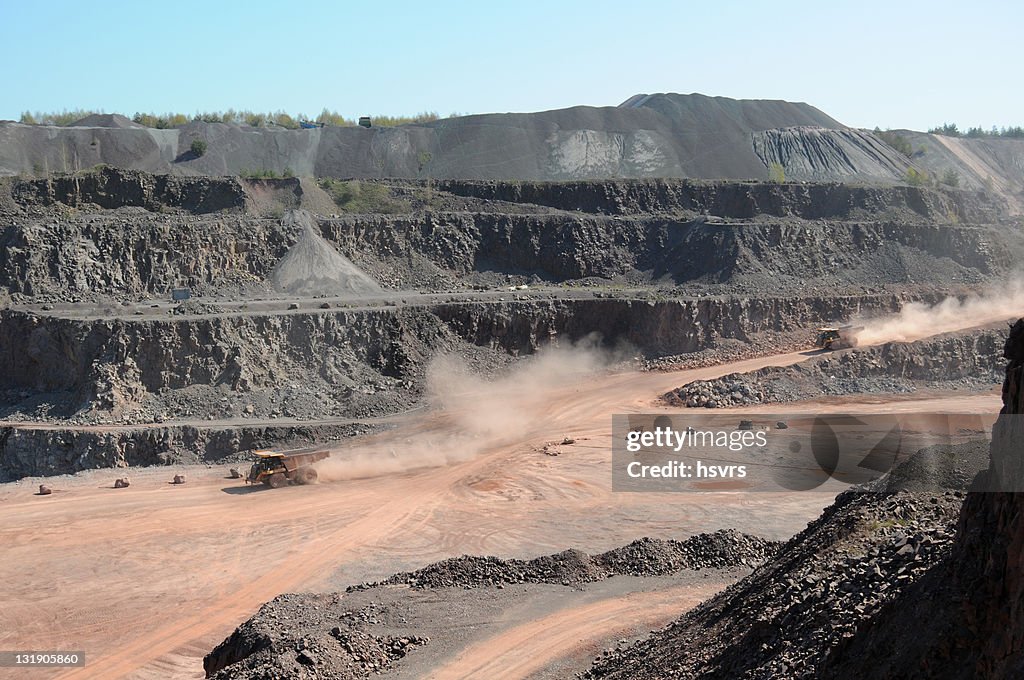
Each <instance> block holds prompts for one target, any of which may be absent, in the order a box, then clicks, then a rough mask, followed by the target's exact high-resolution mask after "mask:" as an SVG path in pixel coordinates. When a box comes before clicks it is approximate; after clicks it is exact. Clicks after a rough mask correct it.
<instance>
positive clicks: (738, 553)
mask: <svg viewBox="0 0 1024 680" xmlns="http://www.w3.org/2000/svg"><path fill="white" fill-rule="evenodd" d="M776 547H777V544H775V543H773V542H771V541H765V540H763V539H761V538H758V537H756V536H749V535H746V534H742V533H740V532H737V531H718V532H715V533H712V534H699V535H696V536H692V537H690V538H688V539H686V540H685V541H662V540H655V539H649V538H644V539H640V540H638V541H635V542H633V543H631V544H629V545H627V546H623V547H622V548H617V549H614V550H610V551H608V552H606V553H602V554H600V555H595V556H593V557H591V556H590V555H587V554H586V553H584V552H581V551H578V550H567V551H565V552H562V553H558V554H556V555H548V556H544V557H538V558H534V559H532V560H502V559H499V558H496V557H470V556H463V557H460V558H454V559H450V560H445V561H443V562H439V563H436V564H432V565H429V566H427V567H424V568H423V569H420V570H418V571H416V572H411V573H402V574H396V575H395V576H393V577H391V578H390V579H387V580H386V581H384V582H382V583H374V584H362V585H360V586H356V587H354V588H349V591H348V594H347V595H346V596H345V597H343V598H342V597H339V596H338V595H282V596H279V597H277V598H275V599H274V600H273V601H271V602H268V603H267V604H265V605H264V606H263V607H262V608H261V609H260V611H259V612H258V613H257V614H256V615H255V616H253V617H252V618H251V619H249V620H248V621H246V622H245V623H243V624H241V625H240V626H239V627H238V628H237V629H236V630H235V631H234V632H233V633H232V634H231V635H230V636H229V637H228V638H227V639H225V640H224V641H223V642H222V643H221V644H219V645H218V646H217V647H216V648H215V649H214V650H213V651H211V652H210V653H209V654H208V655H207V656H206V658H205V659H204V662H203V666H204V668H205V670H206V674H207V677H216V678H219V679H221V680H228V679H234V680H240V679H242V678H256V677H265V676H266V675H267V674H283V675H291V674H296V673H299V672H301V671H300V669H302V668H303V667H306V668H307V669H309V670H310V671H311V672H315V673H317V674H318V675H319V676H321V677H323V676H329V677H332V678H363V677H368V676H370V675H371V674H373V673H375V672H384V671H386V670H390V669H391V668H392V667H393V665H394V664H395V663H396V662H397V661H399V660H400V659H402V658H404V657H405V656H406V655H407V654H416V648H417V647H420V646H422V645H426V644H430V643H431V642H432V640H435V641H437V642H440V643H441V644H445V643H446V642H449V641H447V640H445V638H446V637H451V632H452V631H451V627H450V626H448V625H447V624H445V623H442V622H441V621H440V620H439V619H438V618H436V617H435V618H433V625H430V624H428V625H423V623H422V622H423V620H424V619H426V620H427V621H430V620H431V619H430V618H429V617H425V616H424V612H422V611H417V610H419V609H421V608H422V607H424V604H426V606H427V607H428V610H427V611H428V612H429V611H430V610H433V611H437V610H439V609H441V608H443V607H445V606H462V607H465V606H467V605H468V606H469V607H472V606H473V604H472V603H473V601H474V600H477V599H480V598H475V597H473V596H467V595H466V591H467V590H473V589H482V590H485V591H488V594H487V595H485V596H484V597H500V598H501V599H503V600H504V601H505V602H506V606H508V607H509V608H514V607H515V603H516V602H517V600H521V599H523V598H524V597H525V596H526V595H527V593H529V589H530V586H531V585H537V584H550V585H555V586H562V587H565V588H577V589H578V588H583V587H585V586H586V584H589V583H594V582H596V581H602V580H604V579H607V578H611V577H613V576H616V575H618V576H623V575H632V576H663V575H666V574H674V573H677V572H682V571H695V570H701V569H711V570H716V569H727V568H731V567H753V566H756V565H758V564H760V563H762V562H763V561H764V560H765V559H767V558H768V557H769V556H770V555H771V554H772V553H773V552H774V550H775V548H776ZM395 584H404V585H409V586H411V588H412V589H413V590H414V591H415V590H427V591H430V592H431V597H430V598H429V599H428V600H426V601H425V600H423V599H422V598H420V597H419V596H418V595H416V594H415V593H411V592H410V591H409V590H394V589H393V588H389V587H388V586H394V585H395ZM515 586H524V587H523V588H520V589H514V587H515ZM496 591H506V592H504V593H501V594H499V593H498V592H496ZM389 592H390V593H392V595H389V594H388V593H389ZM403 593H404V595H403ZM385 600H387V601H386V602H385ZM476 604H477V605H478V606H479V604H480V603H479V602H477V603H476ZM409 621H417V622H420V623H419V625H416V624H411V623H409ZM285 622H287V623H285ZM438 624H440V625H438ZM437 642H435V644H437ZM449 644H450V642H449ZM413 661H414V662H415V660H414V659H413Z"/></svg>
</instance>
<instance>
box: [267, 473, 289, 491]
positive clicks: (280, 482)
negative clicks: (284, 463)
mask: <svg viewBox="0 0 1024 680" xmlns="http://www.w3.org/2000/svg"><path fill="white" fill-rule="evenodd" d="M287 483H288V478H287V477H285V476H284V475H283V474H281V473H280V472H275V473H274V474H272V475H270V480H269V481H267V484H268V485H269V486H270V488H271V489H280V488H281V487H282V486H285V485H286V484H287Z"/></svg>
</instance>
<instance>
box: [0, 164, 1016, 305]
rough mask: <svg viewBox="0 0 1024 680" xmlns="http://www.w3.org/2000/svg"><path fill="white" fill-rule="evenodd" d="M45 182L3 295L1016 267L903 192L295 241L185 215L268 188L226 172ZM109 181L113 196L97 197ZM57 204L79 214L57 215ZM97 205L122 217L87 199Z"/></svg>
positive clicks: (933, 195)
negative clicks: (171, 191) (163, 186)
mask: <svg viewBox="0 0 1024 680" xmlns="http://www.w3.org/2000/svg"><path fill="white" fill-rule="evenodd" d="M54 182H56V184H55V185H54V186H57V185H59V184H60V182H64V184H65V185H66V186H64V188H63V189H61V191H59V192H58V191H57V189H56V188H54V189H53V190H52V191H51V189H50V184H48V183H46V182H43V181H33V182H22V183H16V184H15V186H14V189H13V191H14V194H15V195H16V196H18V197H19V200H21V201H22V203H21V204H18V205H19V206H20V212H17V211H15V212H14V214H13V216H12V219H10V220H6V221H5V222H3V223H0V291H9V294H10V295H12V296H14V297H15V298H20V297H31V298H42V299H50V300H68V299H69V298H75V299H83V298H84V299H98V298H102V297H104V296H106V297H114V298H117V299H126V298H127V299H136V300H137V299H139V298H140V297H142V296H145V295H165V294H166V293H167V291H168V290H169V289H171V288H175V287H188V288H191V289H192V291H193V292H194V293H195V294H199V295H210V294H216V293H218V292H220V291H223V290H227V291H237V290H239V288H244V289H246V290H248V291H249V292H250V293H252V294H258V293H262V294H264V295H265V294H270V293H271V292H272V290H271V288H272V287H271V286H269V285H267V284H265V283H264V282H265V281H267V280H268V279H271V278H273V276H274V270H275V268H278V270H279V274H280V275H281V276H283V272H282V269H281V268H282V267H285V264H282V258H285V257H286V255H287V254H288V252H289V250H290V249H292V248H294V249H295V251H294V253H293V255H292V257H290V258H289V259H288V261H287V270H291V269H293V268H297V269H296V271H297V272H299V273H296V272H293V274H294V276H293V275H289V276H287V277H284V278H289V281H290V282H291V283H292V284H295V282H297V281H307V280H312V279H310V277H311V276H312V277H313V278H315V276H316V274H314V273H313V272H312V271H310V269H309V268H310V267H314V268H316V269H318V270H320V274H322V273H323V270H324V269H327V270H330V271H331V272H332V273H331V275H330V276H327V278H325V281H326V282H327V283H325V284H324V286H325V287H326V288H330V289H336V288H337V287H338V286H341V287H342V288H346V287H348V286H347V285H341V283H339V282H340V281H342V279H344V281H346V282H349V283H353V282H360V283H359V285H357V286H356V287H357V288H364V287H365V285H364V284H366V281H365V279H363V278H361V277H356V276H355V275H354V274H352V273H351V272H352V270H351V268H350V267H349V266H348V265H347V264H346V263H344V262H343V261H341V260H338V257H336V256H335V255H338V256H343V257H345V258H348V259H349V260H350V261H351V262H352V264H354V265H355V266H356V267H358V268H359V269H360V270H362V271H363V272H365V273H366V274H367V275H368V276H369V277H370V278H372V279H373V280H375V281H377V282H378V283H380V284H381V285H382V286H383V287H384V288H391V289H395V288H413V287H418V288H424V287H429V288H451V287H453V286H465V285H466V284H467V283H477V284H481V285H487V284H493V283H495V282H497V281H499V280H500V281H502V282H505V281H506V280H507V279H506V277H508V276H513V277H517V278H518V279H520V280H522V281H524V282H527V281H530V280H533V281H535V282H536V281H542V282H550V283H562V282H567V281H577V280H581V279H589V278H600V279H605V280H607V281H614V282H616V283H620V284H622V283H627V284H633V285H637V284H642V285H648V284H654V285H659V286H667V287H674V286H684V285H685V286H700V287H701V288H704V289H707V290H708V292H712V293H715V294H721V293H734V292H742V293H747V294H749V293H755V292H763V291H765V290H766V289H769V288H770V289H771V290H774V291H779V290H781V289H786V288H788V289H789V290H790V292H792V293H798V292H800V293H804V292H806V291H807V289H808V287H811V288H819V289H827V290H828V291H830V292H832V291H836V290H843V289H850V288H854V289H855V290H856V292H857V293H863V292H864V291H863V287H865V286H877V285H878V283H879V282H887V283H895V282H907V283H910V282H913V283H915V284H919V285H933V286H946V285H949V284H950V282H956V283H958V284H970V283H977V282H980V281H981V280H983V279H984V278H986V277H990V276H996V275H999V274H1001V273H1003V272H1005V271H1007V270H1008V269H1009V268H1010V266H1011V264H1012V263H1013V262H1015V261H1016V259H1015V258H1016V257H1018V256H1019V257H1024V252H1022V251H1024V246H1022V244H1021V243H1020V239H1016V238H1014V236H1013V234H1014V230H1013V229H1012V228H1008V226H1007V225H1005V224H999V218H998V215H999V213H1000V211H1001V210H1003V209H1004V207H1005V206H1004V205H1003V204H1002V203H1000V202H998V201H988V200H986V199H984V198H983V197H980V196H977V195H974V194H970V193H960V194H945V193H942V192H935V191H930V190H924V189H916V188H909V187H892V188H888V189H884V188H850V187H844V186H840V185H813V186H811V185H808V186H805V185H782V186H779V185H769V184H750V183H690V182H680V181H657V182H655V181H647V182H608V183H603V182H579V183H565V184H538V183H486V182H476V183H473V182H447V183H438V186H437V189H436V190H435V191H436V193H437V194H438V195H443V196H444V197H446V200H449V199H451V200H454V199H455V198H458V199H459V200H468V199H467V198H466V197H471V198H472V200H473V201H474V204H473V206H472V207H473V211H472V212H468V211H466V210H465V209H462V210H459V211H443V212H435V211H429V212H427V211H422V212H418V213H409V214H405V215H395V216H392V215H368V216H359V217H344V218H338V219H329V220H328V219H320V220H317V221H316V224H314V225H311V227H312V231H314V232H316V235H317V236H318V237H322V239H319V238H302V239H301V240H300V236H302V234H303V233H306V234H309V231H305V230H304V228H303V227H302V226H300V224H299V221H297V220H296V219H286V220H279V219H267V218H254V217H251V216H249V215H246V214H242V213H241V212H240V211H239V210H235V209H234V208H232V209H231V210H226V209H225V210H220V211H218V212H216V213H202V212H195V211H202V210H206V209H207V207H209V206H210V205H213V204H217V205H221V203H218V202H213V203H211V201H212V199H210V198H209V196H212V195H222V194H223V195H225V196H228V197H229V198H230V200H229V201H226V203H225V204H227V205H231V206H236V207H237V206H241V205H246V201H248V200H249V198H248V197H249V196H255V195H256V194H258V193H260V192H263V193H265V192H266V191H270V189H262V188H261V189H258V190H257V188H255V187H252V186H245V187H243V186H242V185H240V184H239V183H238V182H237V181H235V180H230V179H226V180H213V179H210V178H189V179H187V180H186V179H185V178H173V177H171V178H168V177H164V178H162V179H161V178H159V177H154V176H151V175H145V174H144V173H115V172H114V171H108V170H104V171H103V172H101V173H98V174H96V175H95V176H94V175H84V176H82V177H75V178H64V179H63V180H60V181H57V180H54ZM104 182H106V183H108V184H110V185H111V187H108V189H103V190H102V191H100V189H98V188H97V187H99V186H101V185H104ZM161 182H164V183H168V182H177V183H191V184H189V186H192V185H195V186H194V187H193V188H192V189H189V190H188V191H185V192H184V193H185V194H186V195H191V194H192V193H195V194H196V197H193V198H189V199H188V200H185V199H184V198H181V199H180V200H179V199H173V200H172V199H171V198H168V197H167V196H164V195H163V194H160V196H162V198H160V201H165V200H166V201H171V203H165V202H159V201H158V202H157V203H153V202H152V201H155V200H156V196H157V195H158V194H159V192H158V191H157V189H158V188H159V185H160V183H161ZM218 182H219V183H220V184H218ZM282 182H283V183H285V182H286V181H284V180H282ZM76 183H77V185H78V188H77V189H76V188H75V187H76ZM93 185H96V186H93ZM115 185H116V186H118V187H121V188H122V189H123V191H124V195H122V193H121V190H120V189H119V190H118V191H114V189H113V188H112V187H113V186H115ZM90 186H92V188H89V187H90ZM297 186H298V185H296V187H297ZM217 187H219V188H217ZM291 188H292V189H294V188H295V187H291ZM204 191H207V192H208V194H209V196H207V194H203V192H204ZM275 191H276V190H275ZM280 191H282V192H284V193H288V191H290V189H289V188H288V187H287V186H285V187H284V188H282V189H280ZM200 194H202V195H200ZM203 196H207V197H206V198H204V197H203ZM254 200H255V201H256V202H259V200H260V199H254ZM53 201H61V203H60V205H58V206H55V207H56V208H57V209H54V210H51V211H41V210H39V208H38V206H42V205H47V206H49V205H52V204H53ZM63 201H67V202H68V203H69V204H70V205H74V206H77V207H78V209H77V210H75V211H63V210H60V209H59V208H61V207H62V206H63V205H64V203H63ZM496 201H498V202H500V203H495V202H496ZM96 202H100V204H108V205H111V206H117V208H116V209H109V210H97V209H95V207H93V208H91V209H90V208H89V207H88V206H95V205H96ZM173 204H179V205H180V206H182V207H180V208H175V207H173ZM126 206H127V207H126ZM133 207H134V208H147V207H148V208H150V210H141V209H132V208H133ZM552 208H553V210H552ZM577 208H582V209H583V210H585V211H586V212H576V209H577ZM541 210H543V212H538V211H541ZM570 210H572V211H573V212H572V213H570V212H569V211H570ZM517 211H519V212H517ZM332 251H337V252H336V253H334V255H331V254H330V253H331V252H332ZM292 260H295V261H294V262H292ZM314 265H315V266H314ZM339 277H341V278H339ZM291 279H294V281H292V280H291ZM289 281H280V282H279V283H282V284H285V283H289ZM331 282H333V283H331ZM296 285H297V284H296ZM367 285H368V284H367ZM317 287H318V286H314V288H317Z"/></svg>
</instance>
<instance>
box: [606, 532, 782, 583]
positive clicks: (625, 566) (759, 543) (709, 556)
mask: <svg viewBox="0 0 1024 680" xmlns="http://www.w3.org/2000/svg"><path fill="white" fill-rule="evenodd" d="M776 550H778V543H776V542H775V541H768V540H765V539H763V538H760V537H758V536H751V535H749V534H744V533H741V532H739V531H736V530H735V529H722V530H720V531H716V532H714V533H711V534H698V535H696V536H693V537H691V538H688V539H686V540H685V541H674V540H668V541H663V540H659V539H656V538H641V539H639V540H637V541H633V542H632V543H630V544H629V545H626V546H623V547H621V548H616V549H614V550H609V551H608V552H606V553H602V554H600V555H597V556H596V557H594V562H595V563H597V564H599V565H601V566H602V567H603V568H604V569H605V570H606V571H607V572H608V573H613V574H628V575H630V576H661V575H664V574H671V573H674V572H677V571H681V570H683V569H706V568H727V567H735V566H738V565H743V566H754V565H757V564H760V563H761V562H764V561H765V560H766V559H768V558H769V557H771V556H772V555H774V554H775V551H776Z"/></svg>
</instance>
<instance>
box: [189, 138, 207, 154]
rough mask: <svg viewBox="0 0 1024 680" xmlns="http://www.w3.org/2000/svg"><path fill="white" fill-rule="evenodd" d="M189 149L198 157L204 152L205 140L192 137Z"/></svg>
mask: <svg viewBox="0 0 1024 680" xmlns="http://www.w3.org/2000/svg"><path fill="white" fill-rule="evenodd" d="M189 150H191V151H192V153H193V154H194V155H195V156H196V158H200V157H201V156H202V155H203V154H205V153H206V140H204V139H193V140H192V146H190V147H189Z"/></svg>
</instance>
